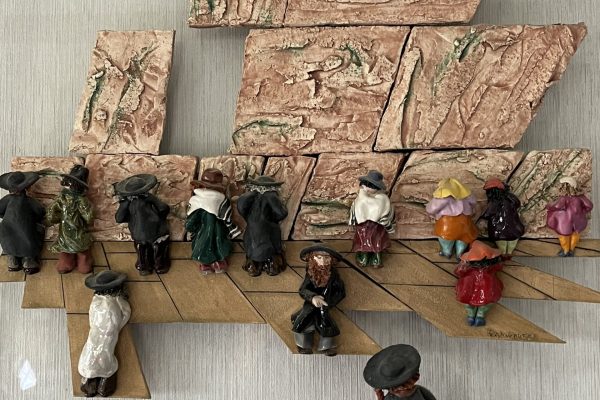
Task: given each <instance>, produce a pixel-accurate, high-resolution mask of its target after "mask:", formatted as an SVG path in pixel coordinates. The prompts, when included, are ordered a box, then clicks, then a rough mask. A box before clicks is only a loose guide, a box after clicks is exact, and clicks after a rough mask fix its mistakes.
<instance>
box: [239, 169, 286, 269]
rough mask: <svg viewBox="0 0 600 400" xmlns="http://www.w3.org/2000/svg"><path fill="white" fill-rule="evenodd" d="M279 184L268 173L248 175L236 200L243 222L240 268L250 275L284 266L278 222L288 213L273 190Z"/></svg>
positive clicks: (275, 189) (283, 267) (279, 184)
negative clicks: (253, 176)
mask: <svg viewBox="0 0 600 400" xmlns="http://www.w3.org/2000/svg"><path fill="white" fill-rule="evenodd" d="M282 184H283V182H276V181H275V179H273V178H271V177H270V176H259V177H258V178H256V179H250V180H248V183H247V184H246V188H247V190H248V192H247V193H245V194H243V195H242V196H241V197H240V198H239V200H238V202H237V209H238V212H239V213H240V215H241V216H242V218H244V220H245V221H246V223H247V226H246V230H245V231H244V249H245V250H246V264H245V265H244V270H245V271H246V272H248V274H249V275H250V276H259V275H260V274H261V272H262V271H265V272H266V273H267V274H268V275H271V276H275V275H277V274H279V273H280V272H282V271H283V270H284V269H285V267H286V265H285V257H284V255H283V246H282V244H281V228H280V227H279V223H280V222H281V221H283V220H284V219H285V218H286V217H287V215H288V213H287V210H286V209H285V206H284V205H283V203H282V202H281V200H280V199H279V194H278V192H277V189H278V188H279V187H280V186H281V185H282Z"/></svg>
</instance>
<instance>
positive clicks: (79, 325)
mask: <svg viewBox="0 0 600 400" xmlns="http://www.w3.org/2000/svg"><path fill="white" fill-rule="evenodd" d="M88 319H89V317H88V315H87V314H68V315H67V329H68V332H69V354H70V356H71V376H72V382H73V396H75V397H84V395H83V393H82V392H81V390H80V385H81V376H80V375H79V372H78V371H77V365H78V363H79V356H80V355H81V350H83V346H84V345H85V342H86V340H87V337H88V333H89V331H90V326H89V321H88ZM115 355H116V356H117V360H118V362H119V369H118V371H117V390H116V391H115V393H114V395H113V396H114V397H119V398H122V397H126V398H135V399H149V398H150V390H148V385H147V384H146V378H145V377H144V373H143V372H142V366H141V365H140V360H139V358H138V354H137V350H136V348H135V343H134V341H133V335H132V334H131V330H130V327H129V325H125V327H124V328H123V329H122V330H121V332H120V334H119V341H118V342H117V347H116V348H115Z"/></svg>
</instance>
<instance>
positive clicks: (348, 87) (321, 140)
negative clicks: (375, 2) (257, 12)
mask: <svg viewBox="0 0 600 400" xmlns="http://www.w3.org/2000/svg"><path fill="white" fill-rule="evenodd" d="M408 32H409V29H408V28H406V27H352V28H299V29H270V30H254V31H251V32H250V35H249V36H248V38H247V39H246V49H245V58H244V70H243V77H242V85H241V90H240V95H239V98H238V103H237V112H236V118H235V132H234V133H233V144H232V146H231V149H230V150H231V152H232V153H234V154H260V155H298V154H318V153H324V152H370V151H372V148H373V144H374V142H375V135H376V131H377V127H378V126H379V122H380V119H381V115H382V113H383V108H384V106H385V104H386V102H387V100H388V95H389V92H390V89H391V85H392V83H393V81H394V78H395V75H396V71H397V69H398V64H399V59H400V54H401V51H402V47H403V44H404V41H405V39H406V36H407V35H408Z"/></svg>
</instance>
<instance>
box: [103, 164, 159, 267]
mask: <svg viewBox="0 0 600 400" xmlns="http://www.w3.org/2000/svg"><path fill="white" fill-rule="evenodd" d="M156 185H158V180H157V179H156V177H155V176H154V175H148V174H140V175H134V176H131V177H129V178H127V179H125V180H123V181H121V182H119V183H117V184H115V185H114V188H115V192H116V194H117V195H118V196H119V209H118V210H117V213H116V215H115V220H116V221H117V222H118V223H124V222H127V223H128V224H129V232H131V236H132V238H133V241H134V245H135V251H136V253H137V257H138V259H137V262H136V263H135V267H136V268H137V270H138V271H139V272H140V275H149V274H151V273H152V271H156V273H157V274H164V273H166V272H168V271H169V266H170V262H169V226H168V225H167V216H168V215H169V210H170V207H169V205H168V204H165V203H163V202H162V201H160V200H159V199H158V198H157V197H156V196H154V195H153V194H151V193H149V192H150V190H152V189H153V188H154V187H155V186H156Z"/></svg>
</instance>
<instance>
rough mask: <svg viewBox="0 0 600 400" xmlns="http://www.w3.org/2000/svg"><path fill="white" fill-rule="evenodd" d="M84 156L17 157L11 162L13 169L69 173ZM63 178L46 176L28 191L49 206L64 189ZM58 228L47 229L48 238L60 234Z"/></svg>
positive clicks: (45, 205) (51, 238)
mask: <svg viewBox="0 0 600 400" xmlns="http://www.w3.org/2000/svg"><path fill="white" fill-rule="evenodd" d="M84 162H85V159H84V158H82V157H15V158H13V159H12V161H11V163H10V169H11V171H22V172H31V171H41V170H43V169H50V170H52V171H56V172H58V173H62V174H67V173H69V171H71V168H73V167H74V166H75V165H77V164H83V163H84ZM60 181H61V178H60V177H56V176H45V177H42V178H41V179H40V180H38V181H37V182H36V183H35V184H34V185H33V186H31V187H30V188H29V190H28V191H27V192H28V193H29V195H30V196H32V197H33V198H35V199H37V200H39V201H40V203H42V205H43V206H44V207H46V208H47V207H48V206H49V205H50V204H51V203H52V201H53V200H54V198H55V197H56V196H57V195H58V194H59V193H60V191H61V190H62V186H61V185H60ZM57 229H58V228H57V227H56V226H52V227H50V228H47V229H46V239H48V240H53V239H55V238H56V235H57V234H58V230H57Z"/></svg>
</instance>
